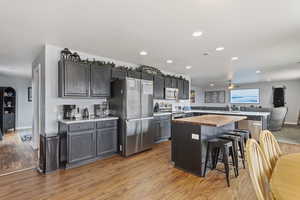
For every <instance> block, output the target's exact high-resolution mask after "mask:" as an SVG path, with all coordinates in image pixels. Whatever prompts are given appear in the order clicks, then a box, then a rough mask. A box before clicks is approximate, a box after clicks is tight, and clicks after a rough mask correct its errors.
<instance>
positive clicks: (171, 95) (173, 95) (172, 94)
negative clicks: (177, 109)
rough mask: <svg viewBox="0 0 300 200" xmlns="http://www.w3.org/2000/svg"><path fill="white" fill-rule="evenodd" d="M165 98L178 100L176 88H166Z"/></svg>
mask: <svg viewBox="0 0 300 200" xmlns="http://www.w3.org/2000/svg"><path fill="white" fill-rule="evenodd" d="M165 97H166V99H169V100H176V99H178V89H177V88H166V89H165Z"/></svg>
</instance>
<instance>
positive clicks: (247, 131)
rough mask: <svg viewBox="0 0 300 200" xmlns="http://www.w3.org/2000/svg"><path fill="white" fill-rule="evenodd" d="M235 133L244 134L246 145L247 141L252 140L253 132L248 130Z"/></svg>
mask: <svg viewBox="0 0 300 200" xmlns="http://www.w3.org/2000/svg"><path fill="white" fill-rule="evenodd" d="M233 132H237V133H240V134H244V137H245V140H246V141H245V144H246V143H247V140H248V139H249V138H252V133H251V131H249V130H246V129H234V130H233Z"/></svg>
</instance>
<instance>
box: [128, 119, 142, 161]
mask: <svg viewBox="0 0 300 200" xmlns="http://www.w3.org/2000/svg"><path fill="white" fill-rule="evenodd" d="M125 135H126V137H125V156H129V155H132V154H134V153H137V152H139V150H140V146H141V144H140V141H141V138H140V137H141V120H140V119H130V120H126V133H125Z"/></svg>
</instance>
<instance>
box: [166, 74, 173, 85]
mask: <svg viewBox="0 0 300 200" xmlns="http://www.w3.org/2000/svg"><path fill="white" fill-rule="evenodd" d="M171 87H172V77H170V76H165V88H171Z"/></svg>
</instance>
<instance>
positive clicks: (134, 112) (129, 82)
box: [126, 78, 141, 119]
mask: <svg viewBox="0 0 300 200" xmlns="http://www.w3.org/2000/svg"><path fill="white" fill-rule="evenodd" d="M140 92H141V80H139V79H133V78H127V79H126V119H137V118H140V117H141V96H140Z"/></svg>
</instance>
